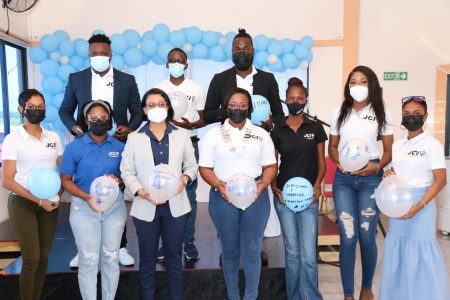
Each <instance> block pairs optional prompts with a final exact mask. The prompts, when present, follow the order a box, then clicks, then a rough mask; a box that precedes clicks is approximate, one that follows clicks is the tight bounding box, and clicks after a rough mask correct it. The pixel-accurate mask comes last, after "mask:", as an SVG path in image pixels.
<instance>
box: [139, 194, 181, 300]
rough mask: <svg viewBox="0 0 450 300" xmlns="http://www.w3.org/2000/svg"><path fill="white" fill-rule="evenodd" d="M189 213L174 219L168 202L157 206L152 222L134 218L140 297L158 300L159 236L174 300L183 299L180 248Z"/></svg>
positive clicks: (170, 294)
mask: <svg viewBox="0 0 450 300" xmlns="http://www.w3.org/2000/svg"><path fill="white" fill-rule="evenodd" d="M186 218H187V214H186V215H183V216H180V217H177V218H174V217H172V213H171V212H170V207H169V203H168V202H166V204H163V205H158V206H157V207H156V211H155V218H154V219H153V221H152V222H147V221H143V220H139V219H136V218H134V217H133V221H134V226H135V227H136V233H137V236H138V243H139V258H140V261H139V280H140V285H141V299H143V300H149V299H155V287H156V256H157V253H158V243H159V237H161V239H162V243H163V247H164V267H165V268H166V270H167V283H168V290H169V297H170V299H171V300H175V299H177V300H178V299H181V298H182V293H183V273H182V271H183V263H182V259H181V255H182V254H181V251H182V245H183V235H184V231H185V227H186Z"/></svg>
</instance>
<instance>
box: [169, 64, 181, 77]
mask: <svg viewBox="0 0 450 300" xmlns="http://www.w3.org/2000/svg"><path fill="white" fill-rule="evenodd" d="M184 67H185V65H183V64H180V63H173V64H169V73H170V75H171V76H172V77H175V78H180V77H181V76H183V75H184Z"/></svg>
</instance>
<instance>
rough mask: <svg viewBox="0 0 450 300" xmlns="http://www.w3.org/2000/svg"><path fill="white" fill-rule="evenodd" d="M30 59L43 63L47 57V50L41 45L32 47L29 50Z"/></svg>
mask: <svg viewBox="0 0 450 300" xmlns="http://www.w3.org/2000/svg"><path fill="white" fill-rule="evenodd" d="M28 56H29V57H30V60H31V61H32V62H33V63H35V64H40V63H42V62H43V61H44V60H45V59H46V58H47V52H45V51H44V50H43V49H42V48H41V47H40V46H34V47H31V49H30V52H28Z"/></svg>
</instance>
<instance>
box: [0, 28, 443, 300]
mask: <svg viewBox="0 0 450 300" xmlns="http://www.w3.org/2000/svg"><path fill="white" fill-rule="evenodd" d="M110 43H111V42H110V40H109V38H108V37H106V36H105V35H102V34H97V35H94V36H92V37H91V38H90V40H89V55H90V59H91V68H88V69H86V70H83V71H81V72H77V73H74V74H71V75H70V77H69V81H68V84H67V87H66V92H65V97H64V100H63V102H62V104H61V108H60V117H61V120H62V121H63V123H64V124H65V125H66V126H67V128H68V129H69V131H70V132H72V133H73V135H74V136H77V138H75V139H74V140H73V141H72V142H71V143H70V144H69V145H67V146H66V147H65V149H64V151H63V147H62V144H61V141H60V139H59V137H58V135H57V134H55V133H53V132H51V131H48V130H45V129H43V128H42V127H41V126H40V122H42V121H43V120H44V118H45V99H44V97H43V95H42V94H41V93H39V92H38V91H37V90H25V91H23V92H22V93H21V95H20V97H19V111H20V113H21V114H22V115H23V117H24V124H23V126H21V127H20V128H19V129H18V130H17V131H15V132H12V133H11V134H9V135H8V136H7V137H6V138H5V141H4V144H3V164H4V165H3V166H4V167H3V186H4V187H5V188H7V189H8V190H9V191H10V192H11V194H10V197H9V200H8V209H9V214H10V219H11V222H12V224H13V226H14V229H15V231H16V234H17V239H18V241H19V243H20V246H21V251H22V257H23V265H22V271H21V274H20V294H21V297H22V299H24V300H25V299H39V298H40V296H41V293H42V289H43V285H44V279H45V273H46V268H47V259H48V253H49V249H50V247H51V244H52V239H53V235H54V232H55V227H56V220H57V211H58V202H51V201H49V200H47V199H38V198H36V197H35V196H33V195H32V194H31V193H30V192H29V190H28V189H27V179H28V177H29V176H30V173H31V172H32V171H33V169H35V168H38V167H48V168H52V169H55V170H56V169H57V168H58V167H59V168H60V173H61V180H62V189H61V191H60V195H61V193H62V192H63V190H65V191H67V192H68V193H69V194H71V195H72V200H71V208H70V224H71V227H72V231H73V233H74V236H75V240H76V244H77V248H78V256H77V265H78V267H79V269H78V281H79V286H80V291H81V295H82V297H83V299H89V300H90V299H96V296H97V290H96V289H97V272H98V270H99V267H100V270H101V287H102V299H114V296H115V293H116V290H117V286H118V282H119V261H120V262H121V263H122V259H123V260H124V264H127V263H130V259H132V257H131V258H129V257H127V255H128V256H129V254H128V253H127V252H126V248H125V240H126V238H124V237H123V235H124V227H125V223H126V219H127V210H126V206H125V203H124V199H132V200H133V202H132V206H131V211H130V215H131V216H132V218H133V222H134V225H135V228H136V232H137V236H138V243H139V258H140V260H139V278H140V289H141V298H142V299H154V297H155V284H156V282H155V277H156V262H157V259H158V258H161V257H162V256H163V257H164V262H165V268H166V270H167V282H168V290H169V296H170V298H171V299H182V290H183V281H182V256H183V254H184V255H185V256H186V258H187V259H193V260H196V259H199V253H198V250H197V249H196V247H195V245H194V240H195V239H194V234H195V215H196V194H195V190H196V187H197V176H198V174H200V175H201V176H202V178H203V179H204V180H205V182H206V183H207V184H209V185H210V186H211V190H210V193H209V214H210V216H211V219H212V221H213V223H214V226H215V227H216V229H217V232H218V236H219V239H220V243H221V248H222V267H223V273H224V279H225V284H226V287H227V296H228V299H232V300H234V299H241V295H240V291H239V267H240V260H241V258H242V261H243V267H244V274H245V292H244V295H243V296H244V299H257V297H258V286H259V278H260V272H261V248H262V242H263V234H264V229H265V226H266V224H267V221H268V218H269V212H270V198H269V189H268V187H269V186H270V187H271V192H272V193H273V201H274V206H275V209H276V212H277V214H278V217H279V219H280V224H281V228H282V233H283V240H284V246H285V265H286V270H285V272H286V276H285V278H286V292H287V298H288V299H322V296H321V293H320V290H319V287H318V267H317V261H316V240H317V234H318V232H317V230H318V229H317V227H318V226H317V225H318V224H317V223H318V199H319V198H320V196H321V183H322V180H323V178H324V176H325V172H326V163H325V142H326V141H327V135H326V133H325V130H324V128H323V126H322V125H321V124H319V123H318V122H316V120H314V119H311V118H308V117H307V116H305V114H304V113H303V112H304V110H305V106H306V105H308V90H307V88H306V87H305V86H304V84H303V82H302V81H301V80H300V79H298V78H295V77H294V78H291V79H290V80H289V82H288V87H287V90H286V98H285V103H286V105H287V108H288V111H289V113H288V115H287V116H285V115H284V113H283V109H282V104H281V100H280V96H279V91H278V85H277V82H276V80H275V77H274V76H273V74H271V73H268V72H265V71H262V70H259V69H256V68H255V67H253V64H252V61H253V53H254V49H253V43H252V38H251V36H250V35H249V34H248V33H247V32H246V31H245V30H243V29H241V30H239V33H238V34H237V35H236V36H235V38H234V40H233V44H232V53H233V63H234V66H233V67H232V68H230V69H228V70H226V71H224V72H222V73H219V74H216V75H215V76H214V77H213V79H212V81H211V83H210V86H209V89H208V93H207V95H206V96H205V93H204V91H203V89H202V88H201V87H200V85H198V84H197V83H195V82H194V81H192V80H190V79H188V78H186V77H185V76H184V72H185V70H186V68H187V67H188V64H187V56H186V53H185V52H184V51H183V50H182V49H178V48H175V49H173V50H171V51H170V52H169V54H168V57H167V64H166V66H167V68H168V69H169V72H170V76H169V78H168V79H167V80H165V81H164V82H162V83H160V84H158V85H156V87H154V88H152V89H150V90H149V91H147V92H146V93H145V94H144V96H143V97H142V99H141V100H139V93H138V91H137V85H136V82H135V80H134V77H133V76H131V75H128V74H125V73H123V72H120V71H118V70H116V69H114V68H112V67H111V64H110V62H111V56H112V54H111V47H110ZM173 90H180V91H182V92H184V93H185V94H186V95H187V96H188V98H189V109H188V111H187V112H186V114H185V116H184V117H183V118H182V119H180V120H174V119H173V116H174V110H173V107H172V104H171V101H170V98H169V97H168V93H169V92H171V91H173ZM251 95H262V96H264V97H265V98H266V99H267V100H268V102H269V104H270V109H271V118H270V119H269V120H267V121H266V122H264V123H263V124H261V125H254V124H252V123H251V121H250V120H249V119H250V116H251V113H252V109H253V106H252V97H251ZM75 111H77V115H76V118H75V117H74V113H75ZM427 116H428V114H427V102H426V99H425V98H424V97H422V96H412V97H406V98H403V99H402V125H403V126H404V127H405V129H406V131H407V133H406V135H405V137H404V138H403V139H401V140H398V141H396V142H395V143H393V130H392V125H393V124H392V119H391V115H390V113H389V111H388V110H387V109H386V108H385V105H384V102H383V97H382V93H381V87H380V85H379V82H378V79H377V77H376V75H375V73H374V72H373V71H372V70H371V69H370V68H368V67H365V66H358V67H356V68H355V69H353V70H352V71H351V73H350V74H349V76H348V80H347V82H346V84H345V90H344V101H343V103H342V105H341V107H340V108H338V109H337V110H336V111H335V113H333V116H332V120H331V129H330V136H329V138H330V140H329V143H328V154H329V156H330V158H331V159H332V160H333V161H334V162H335V163H336V165H337V172H336V176H335V179H334V183H333V195H334V201H335V206H336V214H337V223H338V225H339V230H340V240H341V245H340V271H341V281H342V286H343V290H344V297H345V299H354V286H355V283H354V271H355V260H356V244H357V242H358V241H359V243H360V248H361V262H362V285H361V294H360V297H359V299H362V300H367V299H373V293H372V281H373V277H374V273H375V269H376V265H377V247H376V242H375V236H376V224H377V222H378V219H379V214H380V212H379V209H378V208H377V206H376V203H375V201H374V200H373V199H371V195H372V194H373V192H374V189H375V188H376V187H377V186H378V184H379V183H380V182H381V180H382V177H383V176H390V175H392V174H396V175H398V176H400V177H401V178H403V179H405V180H406V181H407V182H408V183H409V185H410V187H411V188H412V190H413V193H414V196H415V198H414V199H415V202H414V205H413V206H412V207H411V209H410V211H409V212H408V213H407V214H406V215H404V216H403V217H402V218H400V219H391V220H390V226H389V233H388V235H387V238H386V241H385V246H384V247H385V252H384V256H383V266H382V276H381V287H380V299H383V300H385V299H442V300H444V299H449V298H450V295H449V290H448V282H447V273H446V269H445V264H444V261H443V257H442V254H441V252H440V249H439V245H438V243H437V241H436V238H435V229H436V228H435V226H436V225H435V214H436V207H435V204H434V202H433V199H434V198H435V197H436V195H437V194H438V193H439V191H440V190H441V189H442V188H443V187H444V186H445V184H446V172H445V161H444V151H443V148H442V146H441V145H440V143H439V142H438V141H437V140H436V139H434V138H433V137H432V136H430V135H428V134H427V133H426V132H425V131H424V130H423V127H424V122H425V121H426V118H427ZM145 120H146V121H145ZM144 121H145V123H144V124H143V125H141V124H142V123H143V122H144ZM113 122H115V123H116V124H117V130H116V132H115V133H114V135H112V136H111V135H109V134H108V131H109V130H111V128H112V127H113ZM215 122H220V123H221V124H220V125H219V126H218V127H214V128H212V129H210V130H209V131H208V132H207V133H206V135H205V136H204V138H203V139H202V142H201V148H200V151H199V149H198V141H199V139H198V137H197V132H196V130H197V129H198V128H201V127H203V126H205V125H206V124H210V123H215ZM351 137H358V138H362V139H364V140H365V141H366V142H367V143H368V145H369V152H370V161H369V162H368V164H367V165H366V166H365V167H364V168H363V169H361V170H358V171H356V172H351V173H349V172H347V171H346V170H345V169H343V168H342V166H341V165H340V163H339V145H340V143H342V142H344V141H345V140H347V139H348V138H351ZM379 140H381V141H382V146H383V147H382V152H379V151H378V150H377V149H378V148H377V141H379ZM278 161H279V163H278ZM159 164H168V165H169V166H170V167H172V168H173V169H175V170H176V171H178V172H179V173H180V174H181V177H180V181H179V184H178V189H177V193H176V195H175V196H174V197H173V198H171V199H158V198H156V197H155V196H154V195H152V193H151V191H150V186H149V184H150V183H149V181H148V177H149V174H150V172H151V170H152V169H153V168H154V167H155V166H157V165H159ZM389 164H390V165H389ZM384 169H385V170H386V171H384V173H383V170H384ZM238 173H242V174H245V175H248V176H250V177H252V178H254V179H255V181H256V183H257V191H256V196H255V199H254V201H253V204H252V205H251V206H250V207H248V208H247V209H245V210H241V209H238V208H237V207H235V206H234V205H233V204H232V200H231V199H230V197H229V195H228V192H227V181H228V180H229V178H230V177H231V176H232V175H234V174H238ZM103 175H105V176H109V177H111V178H113V179H114V180H115V181H116V182H117V184H118V185H119V187H120V188H121V192H120V194H119V196H118V199H117V201H116V202H115V203H114V205H113V206H112V207H111V208H109V209H108V210H107V211H105V212H100V211H98V209H97V207H96V206H95V204H94V203H93V199H92V196H91V195H90V194H89V187H90V185H91V183H92V182H93V181H94V179H95V178H97V177H99V176H103ZM293 177H304V178H306V179H307V180H308V181H309V182H310V183H311V185H312V186H313V191H314V197H313V200H312V203H311V205H310V206H309V207H308V208H307V209H305V210H303V211H301V212H299V213H294V212H292V211H290V210H289V209H288V208H287V207H286V206H285V204H284V200H283V195H282V189H283V186H284V184H285V183H286V182H287V181H288V180H289V179H290V178H293ZM160 238H161V240H162V248H159V245H160V241H159V240H160ZM183 244H184V246H183ZM132 263H134V262H131V264H132Z"/></svg>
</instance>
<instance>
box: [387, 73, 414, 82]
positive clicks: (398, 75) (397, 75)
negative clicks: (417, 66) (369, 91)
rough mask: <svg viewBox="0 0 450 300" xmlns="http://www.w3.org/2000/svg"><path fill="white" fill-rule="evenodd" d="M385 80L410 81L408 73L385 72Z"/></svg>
mask: <svg viewBox="0 0 450 300" xmlns="http://www.w3.org/2000/svg"><path fill="white" fill-rule="evenodd" d="M384 80H408V72H384Z"/></svg>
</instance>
